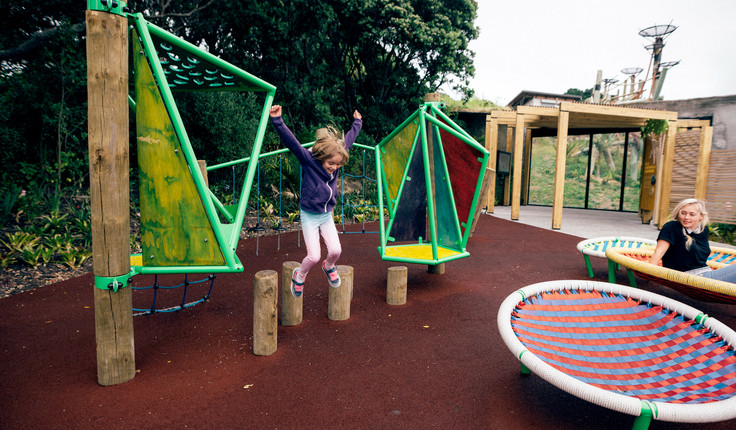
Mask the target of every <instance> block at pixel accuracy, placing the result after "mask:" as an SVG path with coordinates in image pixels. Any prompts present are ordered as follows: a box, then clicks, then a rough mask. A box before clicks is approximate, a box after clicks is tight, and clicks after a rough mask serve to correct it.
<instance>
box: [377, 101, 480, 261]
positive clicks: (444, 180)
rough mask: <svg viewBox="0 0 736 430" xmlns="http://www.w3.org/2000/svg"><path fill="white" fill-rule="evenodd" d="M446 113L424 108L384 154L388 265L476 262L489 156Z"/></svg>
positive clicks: (380, 167) (382, 148)
mask: <svg viewBox="0 0 736 430" xmlns="http://www.w3.org/2000/svg"><path fill="white" fill-rule="evenodd" d="M440 107H441V104H440V103H439V102H427V103H424V104H423V105H421V106H420V107H419V109H418V110H417V111H416V112H414V113H413V114H412V115H411V116H409V118H407V119H406V120H405V121H404V122H403V123H402V124H401V125H400V126H399V127H397V128H396V129H395V130H394V131H393V132H392V133H391V134H389V136H387V137H386V138H385V139H384V140H383V141H381V143H379V144H378V145H377V146H376V170H377V172H378V174H377V176H378V191H379V197H378V201H379V213H380V227H381V232H380V233H381V245H380V247H379V248H378V250H379V252H380V254H381V258H382V259H383V260H387V261H400V262H406V263H422V264H428V265H437V264H441V263H444V262H447V261H452V260H456V259H459V258H463V257H467V256H469V255H470V254H469V253H468V252H467V250H466V245H467V242H468V239H469V237H470V233H471V230H472V224H473V220H474V218H475V217H476V215H477V210H476V208H477V207H478V199H479V196H480V194H481V188H482V184H483V180H484V176H485V172H486V166H487V164H488V158H489V152H488V151H487V150H486V149H485V148H483V146H481V145H480V144H479V143H478V142H476V141H475V140H474V139H473V138H472V137H471V136H470V135H469V134H468V133H467V132H465V131H464V130H463V129H462V128H460V127H459V126H458V125H457V124H455V123H454V122H453V121H452V120H451V119H450V118H448V117H447V116H446V115H445V114H444V113H443V112H442V111H441V110H440ZM384 195H385V204H386V206H387V212H388V215H389V219H388V222H386V221H385V220H384Z"/></svg>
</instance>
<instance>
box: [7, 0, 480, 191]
mask: <svg viewBox="0 0 736 430" xmlns="http://www.w3.org/2000/svg"><path fill="white" fill-rule="evenodd" d="M84 6H85V4H84V3H80V2H79V1H75V0H48V1H45V2H32V1H29V0H8V1H7V2H6V7H5V13H4V14H3V15H2V17H1V18H0V20H2V24H4V25H0V67H1V72H0V100H2V104H3V107H4V108H5V109H2V110H0V139H1V140H2V147H3V148H4V149H5V157H4V158H3V161H1V162H0V163H1V164H0V175H2V178H0V179H2V185H0V191H3V190H6V189H10V188H11V187H12V186H14V185H21V186H23V187H27V184H28V183H29V182H32V181H36V182H38V181H42V182H44V181H45V182H46V183H47V185H48V184H52V185H53V187H55V188H56V189H57V190H58V189H60V188H61V187H63V186H72V185H73V186H75V187H81V188H84V187H86V184H85V183H84V182H85V179H86V178H85V176H86V171H87V167H86V166H87V161H86V160H87V144H86V140H87V139H86V130H87V124H86V114H87V106H86V103H87V93H86V62H85V31H84V30H85V29H84V20H85V10H84ZM128 6H129V7H130V9H131V10H132V11H134V12H141V13H142V14H143V15H144V16H145V17H146V18H147V19H148V20H150V21H151V22H153V23H155V24H156V25H159V26H161V27H164V28H166V29H167V30H169V31H171V32H173V33H174V34H177V35H179V36H181V37H183V38H184V39H186V40H188V41H190V42H192V43H194V44H196V45H199V46H203V47H205V48H206V49H208V50H209V51H210V52H211V53H213V54H214V55H217V56H220V57H222V58H223V59H225V60H227V61H229V62H231V63H233V64H235V65H237V66H239V67H242V68H243V69H245V70H247V71H248V72H250V73H252V74H253V75H255V76H258V77H260V78H262V79H264V80H266V81H268V82H270V83H272V84H274V85H275V86H276V87H277V95H276V103H279V104H282V105H284V106H285V116H286V119H287V121H288V123H289V124H290V126H291V127H292V129H294V131H295V132H296V133H297V135H307V134H308V133H311V131H310V130H313V129H314V128H316V127H317V126H320V125H323V124H325V123H335V124H337V125H338V126H339V127H342V128H345V127H346V126H347V124H349V123H350V121H351V119H352V112H353V110H355V109H358V110H360V111H361V113H363V116H364V118H365V123H366V125H365V129H364V130H365V132H364V134H363V135H362V137H361V138H362V139H365V141H367V142H371V141H377V140H380V138H381V137H382V136H385V135H386V134H387V133H388V132H389V131H390V130H392V129H393V128H394V127H396V126H397V125H398V124H399V123H400V121H401V120H403V119H404V118H405V117H406V115H408V114H409V113H410V112H411V111H413V110H414V109H416V106H417V105H418V104H419V103H420V102H421V101H422V98H423V96H424V94H426V93H428V92H434V91H437V90H438V89H439V88H440V87H443V86H445V87H446V86H453V87H455V89H456V90H457V91H460V92H462V93H464V94H466V95H467V96H468V97H470V95H471V94H472V92H471V90H470V89H469V88H468V81H469V78H470V77H471V76H472V75H473V73H474V68H473V53H472V52H471V51H470V50H469V48H468V43H469V41H470V40H472V39H474V38H476V37H477V34H478V30H477V28H476V27H475V26H474V23H473V21H474V19H475V17H476V9H477V4H476V2H474V1H471V0H364V1H359V2H355V1H349V0H319V1H316V0H282V1H272V2H264V1H260V0H219V1H214V0H201V1H196V0H182V1H178V2H170V1H165V0H140V1H130V2H128ZM178 101H180V102H181V106H180V109H181V110H182V116H183V117H184V118H185V121H186V122H187V127H188V131H189V132H190V137H192V141H193V142H194V143H195V146H196V145H200V146H199V148H200V149H201V150H202V151H207V150H208V148H211V147H217V148H218V149H220V154H221V156H222V157H229V156H234V157H240V156H242V154H243V150H242V145H243V140H244V139H245V138H246V135H248V134H249V133H252V126H250V125H248V124H244V123H245V122H247V120H246V118H247V117H249V115H250V116H253V114H254V112H256V114H257V110H256V111H254V107H253V106H257V104H258V103H257V102H256V101H254V100H253V99H252V98H250V97H235V96H232V95H206V96H202V97H191V96H184V97H181V98H178ZM132 129H133V130H134V128H132ZM271 138H272V139H273V137H271ZM133 141H134V139H131V142H133ZM133 151H134V149H133ZM131 158H133V157H131ZM217 161H219V160H217ZM133 162H134V159H133Z"/></svg>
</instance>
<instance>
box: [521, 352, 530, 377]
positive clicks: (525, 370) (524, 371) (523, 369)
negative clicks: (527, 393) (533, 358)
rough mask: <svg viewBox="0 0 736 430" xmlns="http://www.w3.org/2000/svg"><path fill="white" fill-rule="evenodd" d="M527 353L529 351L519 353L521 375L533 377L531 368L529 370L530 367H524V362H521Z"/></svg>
mask: <svg viewBox="0 0 736 430" xmlns="http://www.w3.org/2000/svg"><path fill="white" fill-rule="evenodd" d="M526 351H527V350H526V349H525V350H523V351H521V352H520V353H519V364H520V365H521V375H522V376H528V375H531V373H532V371H531V370H529V368H528V367H526V366H525V365H524V363H522V362H521V356H522V355H524V353H525V352H526Z"/></svg>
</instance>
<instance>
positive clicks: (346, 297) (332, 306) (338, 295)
mask: <svg viewBox="0 0 736 430" xmlns="http://www.w3.org/2000/svg"><path fill="white" fill-rule="evenodd" d="M337 274H338V275H340V286H339V287H338V288H332V287H330V300H329V303H328V305H327V318H329V319H331V320H332V321H345V320H347V319H349V318H350V299H351V297H352V291H353V268H352V266H341V265H338V266H337Z"/></svg>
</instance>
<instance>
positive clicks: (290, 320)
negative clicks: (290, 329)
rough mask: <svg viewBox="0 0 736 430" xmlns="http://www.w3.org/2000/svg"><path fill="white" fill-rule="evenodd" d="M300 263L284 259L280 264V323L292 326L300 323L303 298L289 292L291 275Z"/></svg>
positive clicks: (302, 311)
mask: <svg viewBox="0 0 736 430" xmlns="http://www.w3.org/2000/svg"><path fill="white" fill-rule="evenodd" d="M300 265H301V264H299V263H297V262H296V261H285V262H284V263H283V264H282V265H281V325H285V326H293V325H299V324H301V323H302V315H303V313H304V305H303V300H302V298H301V297H299V298H298V299H297V298H296V297H294V296H293V295H292V294H291V275H292V273H294V269H296V268H297V267H299V266H300Z"/></svg>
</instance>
